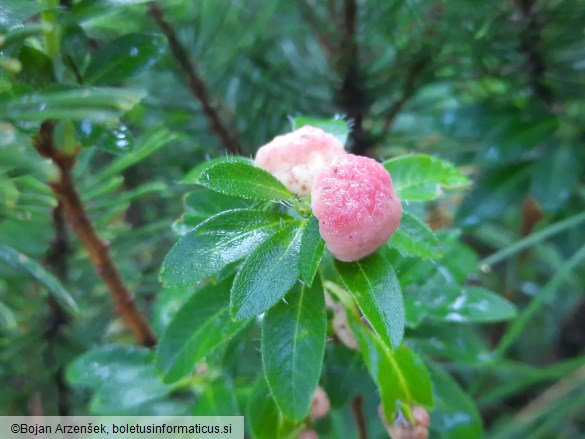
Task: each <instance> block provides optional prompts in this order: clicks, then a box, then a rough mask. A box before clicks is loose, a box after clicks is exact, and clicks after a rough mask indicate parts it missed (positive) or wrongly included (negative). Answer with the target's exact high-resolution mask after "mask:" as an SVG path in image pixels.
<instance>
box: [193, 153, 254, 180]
mask: <svg viewBox="0 0 585 439" xmlns="http://www.w3.org/2000/svg"><path fill="white" fill-rule="evenodd" d="M231 162H238V163H246V164H249V165H253V164H254V163H253V162H252V161H251V160H250V159H248V158H246V157H240V156H238V155H225V156H219V157H214V158H212V159H209V160H206V161H204V162H201V163H199V164H198V165H197V166H195V167H194V168H193V169H191V170H190V171H189V172H187V174H186V175H185V177H183V179H182V180H181V183H185V184H191V183H193V182H194V181H197V180H199V179H200V178H201V175H202V174H203V171H205V170H207V169H209V168H211V167H212V166H215V165H217V164H218V163H231Z"/></svg>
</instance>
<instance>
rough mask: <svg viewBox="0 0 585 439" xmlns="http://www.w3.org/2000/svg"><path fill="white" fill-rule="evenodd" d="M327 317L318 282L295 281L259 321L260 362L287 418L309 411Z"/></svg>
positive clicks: (299, 417)
mask: <svg viewBox="0 0 585 439" xmlns="http://www.w3.org/2000/svg"><path fill="white" fill-rule="evenodd" d="M326 328H327V318H326V314H325V298H324V293H323V287H322V286H321V283H320V282H318V281H317V282H314V283H313V286H312V287H308V286H306V285H303V284H297V285H296V287H295V288H293V289H292V290H291V291H290V292H289V293H288V294H287V295H286V296H285V299H284V301H281V302H279V303H277V304H276V305H275V306H274V307H272V308H271V309H270V310H269V311H268V312H267V313H266V316H265V317H264V321H263V324H262V363H263V366H264V374H265V376H266V382H267V383H268V386H269V387H270V390H271V391H272V396H273V397H274V400H275V401H276V404H277V405H278V407H279V408H280V410H281V411H282V413H283V414H284V416H286V417H287V418H289V419H291V420H296V421H299V420H301V419H303V418H304V417H305V416H307V414H308V413H309V409H310V407H311V400H312V397H313V393H314V392H315V389H316V388H317V383H318V382H319V376H320V375H321V367H322V365H323V354H324V352H325V337H326Z"/></svg>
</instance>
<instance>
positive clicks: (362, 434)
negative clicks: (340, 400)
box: [351, 395, 368, 439]
mask: <svg viewBox="0 0 585 439" xmlns="http://www.w3.org/2000/svg"><path fill="white" fill-rule="evenodd" d="M351 408H352V410H353V415H354V417H355V423H356V424H357V428H358V438H359V439H368V429H367V427H366V419H365V418H364V410H363V398H362V396H361V395H358V396H356V397H355V398H354V400H353V401H352V402H351Z"/></svg>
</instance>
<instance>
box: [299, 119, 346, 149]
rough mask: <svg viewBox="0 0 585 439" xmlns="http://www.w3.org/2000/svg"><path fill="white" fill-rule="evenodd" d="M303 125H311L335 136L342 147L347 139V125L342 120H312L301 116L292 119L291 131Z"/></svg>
mask: <svg viewBox="0 0 585 439" xmlns="http://www.w3.org/2000/svg"><path fill="white" fill-rule="evenodd" d="M305 125H311V126H314V127H316V128H321V129H322V130H323V131H327V132H328V133H329V134H332V135H333V136H335V137H336V138H337V139H338V140H339V141H340V142H341V143H342V144H343V145H345V143H346V142H347V138H348V137H349V131H350V130H349V125H348V124H347V122H346V121H345V120H343V119H313V118H310V117H303V116H299V117H295V118H294V119H292V129H293V130H298V129H299V128H302V127H304V126H305Z"/></svg>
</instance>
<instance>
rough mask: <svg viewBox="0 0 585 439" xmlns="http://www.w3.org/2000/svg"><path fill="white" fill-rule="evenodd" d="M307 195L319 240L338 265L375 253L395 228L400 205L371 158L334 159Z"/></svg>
mask: <svg viewBox="0 0 585 439" xmlns="http://www.w3.org/2000/svg"><path fill="white" fill-rule="evenodd" d="M311 194H312V201H311V203H312V207H313V213H314V215H315V216H316V217H317V219H318V220H319V232H320V234H321V237H322V238H323V239H324V240H325V243H326V244H327V248H328V249H329V251H330V252H331V254H332V255H333V256H334V257H335V258H336V259H338V260H340V261H344V262H351V261H357V260H358V259H361V258H363V257H365V256H367V255H369V254H370V253H372V252H374V251H375V250H376V249H377V248H378V247H380V246H381V245H383V244H384V243H386V241H388V239H389V238H390V236H391V235H392V234H393V233H394V231H395V230H396V229H397V228H398V225H399V224H400V218H401V216H402V206H401V204H400V200H399V199H398V196H397V195H396V192H395V190H394V187H393V186H392V179H391V178H390V174H389V173H388V171H387V170H386V169H385V168H384V167H383V166H382V165H381V164H380V163H378V162H377V161H375V160H372V159H370V158H367V157H360V156H356V155H353V154H344V155H340V156H337V157H336V158H335V159H334V160H333V162H332V163H331V165H330V166H329V167H328V168H327V169H325V170H324V171H323V172H321V173H320V174H319V175H318V176H317V178H316V179H315V182H314V185H313V190H312V192H311Z"/></svg>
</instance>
